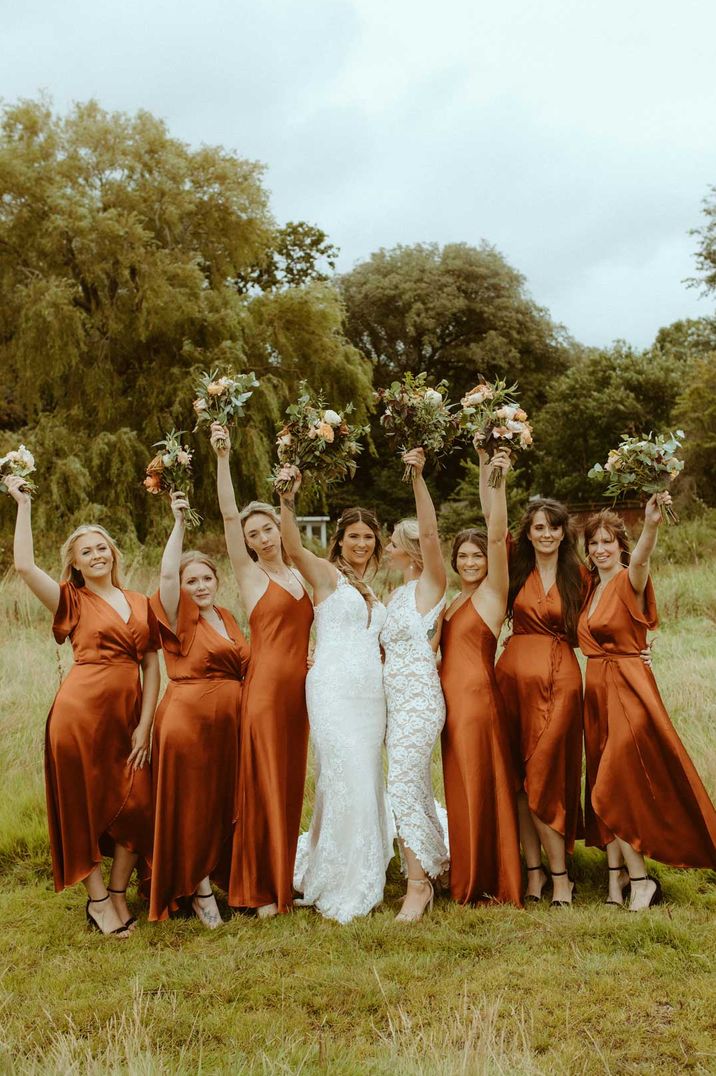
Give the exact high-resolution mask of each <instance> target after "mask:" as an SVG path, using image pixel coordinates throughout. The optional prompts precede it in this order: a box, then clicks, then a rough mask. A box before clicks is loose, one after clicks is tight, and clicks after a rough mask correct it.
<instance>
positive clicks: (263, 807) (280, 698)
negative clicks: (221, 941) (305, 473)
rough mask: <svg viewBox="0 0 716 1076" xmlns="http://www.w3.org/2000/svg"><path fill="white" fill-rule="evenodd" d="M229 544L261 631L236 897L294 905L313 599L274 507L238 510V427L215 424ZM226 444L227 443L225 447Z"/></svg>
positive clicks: (255, 654) (243, 781)
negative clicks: (233, 433)
mask: <svg viewBox="0 0 716 1076" xmlns="http://www.w3.org/2000/svg"><path fill="white" fill-rule="evenodd" d="M211 440H212V445H213V446H214V450H215V452H216V454H217V457H218V468H217V485H218V493H219V506H220V508H221V514H222V516H223V519H224V532H225V535H226V546H227V549H228V552H229V557H230V558H231V563H232V566H233V569H234V573H235V575H236V579H237V582H238V584H239V588H240V590H241V597H242V601H243V603H244V608H245V610H246V615H247V617H248V621H249V628H250V631H251V664H250V667H249V673H248V677H247V680H246V684H245V688H244V701H243V707H242V715H241V745H240V757H239V780H238V801H237V815H238V817H237V822H236V827H235V830H234V842H233V851H232V860H231V880H230V885H229V903H230V904H231V905H232V906H234V907H237V908H255V909H256V910H257V912H258V914H259V915H260V916H262V917H265V916H272V915H276V914H277V913H283V912H287V911H290V910H291V908H292V906H293V868H294V862H295V859H296V846H297V844H298V831H299V828H300V825H301V810H302V807H303V788H304V783H305V779H306V761H307V754H308V716H307V713H306V694H305V681H306V672H307V665H306V660H307V656H308V642H309V635H310V632H311V624H312V623H313V604H312V602H311V599H310V598H309V597H308V594H307V593H306V591H305V589H304V587H303V584H302V583H301V580H300V579H299V578H298V576H297V575H296V574H295V572H293V571H292V569H291V567H290V565H289V564H288V563H287V561H286V558H285V555H284V552H283V547H282V544H281V532H280V530H279V525H278V520H277V516H276V512H275V510H274V509H273V508H272V507H271V505H268V504H264V503H262V502H256V501H255V502H252V503H251V504H249V505H248V506H247V507H246V508H245V509H244V510H243V511H242V512H241V513H239V511H238V509H237V507H236V499H235V497H234V489H233V486H232V483H231V472H230V470H229V447H230V444H229V436H228V431H227V430H226V429H225V428H223V427H222V426H219V425H218V424H214V426H212V438H211ZM224 446H225V447H224Z"/></svg>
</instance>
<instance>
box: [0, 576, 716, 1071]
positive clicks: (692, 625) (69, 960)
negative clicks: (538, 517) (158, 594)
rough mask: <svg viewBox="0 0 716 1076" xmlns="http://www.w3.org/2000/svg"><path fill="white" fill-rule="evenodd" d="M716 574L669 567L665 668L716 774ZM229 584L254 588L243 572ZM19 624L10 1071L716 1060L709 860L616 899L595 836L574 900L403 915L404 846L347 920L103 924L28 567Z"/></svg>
mask: <svg viewBox="0 0 716 1076" xmlns="http://www.w3.org/2000/svg"><path fill="white" fill-rule="evenodd" d="M144 573H145V569H143V568H141V566H140V568H139V569H137V572H136V576H135V578H134V579H133V583H134V585H136V586H143V585H144V584H147V585H149V579H148V577H147V578H146V579H145V578H144ZM710 576H711V571H710V569H709V568H708V567H706V566H703V565H696V566H694V567H691V568H688V567H684V566H678V565H674V566H670V565H664V566H663V567H662V568H661V570H660V572H659V577H658V579H657V597H658V598H659V600H660V605H661V609H662V614H663V617H664V627H663V629H662V631H661V632H660V633H659V639H658V642H657V646H656V651H655V653H656V659H655V671H656V675H657V678H658V680H659V683H660V686H661V688H662V693H663V695H664V698H665V701H666V703H667V706H668V707H669V709H670V712H671V715H672V718H673V720H674V723H675V724H676V726H677V728H678V729H679V732H680V734H681V735H682V738H683V739H684V741H685V743H686V745H687V747H688V749H689V751H690V752H691V753H692V756H693V758H694V760H695V761H696V763H697V765H698V767H699V769H700V772H701V774H702V776H703V778H704V781H705V782H706V784H707V787H708V788H709V790H710V791H711V793H712V794H713V793H715V792H716V688H715V687H714V685H715V684H716V611H715V610H714V607H713V598H710V595H711V594H713V586H712V583H711V578H710ZM223 578H224V580H225V581H226V580H228V574H227V573H226V572H224V576H223ZM223 600H224V601H225V602H226V604H229V605H231V606H232V607H235V603H234V591H233V588H232V587H231V586H229V585H228V584H226V585H225V586H224V595H223ZM0 643H1V644H2V645H1V646H0V734H1V735H0V766H1V772H2V783H1V787H0V925H1V929H0V1072H2V1073H18V1074H19V1073H23V1074H24V1073H57V1072H60V1073H96V1074H104V1073H138V1074H155V1073H167V1074H169V1073H171V1074H174V1073H196V1072H201V1073H298V1072H301V1073H314V1072H331V1073H339V1074H342V1073H346V1074H349V1073H356V1072H370V1073H377V1074H382V1073H385V1074H388V1073H426V1074H428V1073H429V1074H438V1073H446V1074H447V1073H450V1074H452V1073H465V1074H473V1073H479V1074H482V1073H485V1074H487V1073H490V1074H492V1073H509V1074H513V1073H516V1074H521V1073H524V1074H552V1073H564V1074H572V1073H650V1072H658V1073H682V1072H693V1073H714V1072H716V1034H715V1032H716V1009H715V1007H714V975H713V968H714V966H715V965H716V915H715V914H714V913H716V884H715V883H716V875H714V874H713V873H712V872H708V871H676V870H671V869H668V868H666V867H662V866H659V865H655V866H654V867H653V869H654V871H655V873H657V874H658V876H659V877H660V879H661V881H662V883H663V886H664V891H665V895H666V898H667V903H666V904H665V905H664V906H663V907H660V908H656V909H654V910H653V911H651V912H649V913H648V914H645V915H640V916H635V915H630V914H629V913H627V912H623V911H620V910H614V909H609V908H606V907H604V906H603V904H602V901H603V899H604V895H605V892H604V890H605V875H606V869H605V864H604V858H603V856H602V855H601V854H600V853H599V852H596V851H594V850H585V849H583V848H581V847H580V848H579V849H578V852H577V855H576V858H575V869H576V875H577V882H578V901H577V904H576V905H575V907H574V908H573V909H572V910H569V911H551V910H550V909H549V908H548V907H547V906H545V905H540V906H538V907H536V908H531V909H530V910H528V911H524V912H519V911H517V910H514V909H508V908H480V909H463V908H458V907H455V906H453V905H452V904H450V902H449V901H447V900H446V899H444V898H443V899H440V900H438V901H437V902H436V906H435V909H434V912H433V915H432V916H431V917H429V918H428V919H426V920H424V921H423V922H422V923H421V924H419V925H416V926H412V927H411V926H405V925H401V924H398V923H395V921H394V914H395V911H396V910H397V906H398V902H399V898H400V894H401V892H402V883H401V881H400V878H399V874H398V870H397V865H396V863H395V861H394V862H393V864H392V865H391V868H390V872H389V882H388V887H387V890H386V901H385V904H384V905H383V907H382V908H381V909H379V910H378V911H377V912H376V913H375V914H373V915H372V916H370V917H368V918H366V919H362V920H359V921H356V922H354V923H351V924H349V925H348V926H344V927H341V926H338V925H336V924H334V923H331V922H327V921H324V920H322V919H321V918H320V917H319V916H317V915H316V914H315V913H313V912H312V911H310V910H308V909H304V910H300V911H297V912H295V913H294V914H292V915H291V916H287V917H283V918H280V919H275V920H270V921H259V920H256V919H249V918H244V917H235V918H233V919H232V920H231V921H230V922H227V924H226V925H225V926H224V927H223V928H222V929H221V931H218V932H216V933H212V934H209V933H207V932H206V931H204V930H203V929H202V928H201V927H200V926H199V924H198V923H197V922H196V921H195V920H173V921H172V922H170V923H167V924H162V925H152V926H150V925H149V924H147V923H146V921H145V920H143V921H142V923H141V926H140V928H139V930H138V931H137V933H136V934H135V935H134V936H133V937H132V938H131V939H130V940H129V941H128V942H126V943H117V942H113V941H111V940H108V939H104V938H101V937H100V936H99V935H98V934H96V933H94V932H93V933H90V932H89V931H88V930H87V929H86V928H85V926H84V919H83V916H84V897H83V892H82V890H81V888H80V887H77V888H75V889H72V890H66V891H65V892H64V893H62V894H59V895H56V894H54V893H53V892H52V886H51V880H50V870H49V856H48V848H47V835H46V828H45V816H44V793H43V786H42V742H43V729H44V720H45V715H46V713H47V710H48V708H49V704H50V701H51V699H52V696H53V694H54V691H55V690H56V687H57V683H58V678H59V675H60V671H61V670H60V666H66V665H67V663H68V661H69V656H70V655H69V649H68V648H67V653H65V652H64V650H65V648H63V649H62V650H59V651H58V648H57V647H55V645H54V643H53V642H52V640H51V637H50V634H49V625H48V618H47V616H46V614H45V613H44V611H43V610H42V609H41V608H40V607H38V606H37V603H35V602H34V601H33V600H32V599H28V597H27V595H26V594H25V592H24V591H23V589H22V588H21V587H20V586H19V584H18V583H17V582H16V581H14V580H7V581H5V583H4V584H2V585H0ZM58 655H61V658H60V659H59V664H58ZM435 772H436V787H437V786H438V784H439V762H438V761H437V760H436V768H435ZM311 791H312V790H311V785H310V781H309V787H308V794H307V800H306V817H308V814H309V813H310V800H311ZM131 903H132V904H133V905H134V907H135V908H136V909H137V910H140V911H141V902H139V901H138V899H137V898H136V895H132V901H131Z"/></svg>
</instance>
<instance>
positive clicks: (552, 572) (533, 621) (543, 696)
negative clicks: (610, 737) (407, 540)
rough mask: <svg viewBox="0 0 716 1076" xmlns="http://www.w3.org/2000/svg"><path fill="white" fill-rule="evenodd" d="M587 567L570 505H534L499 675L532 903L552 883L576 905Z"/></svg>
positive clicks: (556, 893)
mask: <svg viewBox="0 0 716 1076" xmlns="http://www.w3.org/2000/svg"><path fill="white" fill-rule="evenodd" d="M586 576H587V572H586V569H585V568H584V567H583V565H582V564H581V562H580V560H579V557H578V555H577V549H576V534H575V531H574V527H573V526H572V523H571V520H570V518H569V513H568V511H567V509H566V508H565V507H564V505H562V504H560V503H559V502H558V501H553V500H544V499H539V500H535V501H531V502H530V504H529V506H528V508H527V510H526V512H525V514H524V516H523V517H522V521H521V523H520V527H519V530H518V532H517V537H516V539H515V541H514V543H512V545H511V548H510V590H509V596H508V600H507V614H508V616H509V617H511V620H512V635H511V636H510V637H509V638H508V639H507V641H506V643H505V649H504V650H503V652H502V654H501V656H500V659H499V661H498V662H497V666H496V668H495V675H496V677H497V684H498V687H499V688H500V693H501V695H502V699H503V701H504V704H505V716H506V720H507V725H508V730H509V734H510V739H511V742H512V748H513V756H514V759H515V764H516V767H517V769H518V773H519V776H520V781H521V791H520V793H519V795H518V800H517V806H518V813H519V819H520V840H521V842H522V847H523V849H524V853H525V858H526V860H527V872H528V873H527V900H533V901H537V900H539V899H540V897H541V895H542V889H543V887H544V886H545V884H546V883H547V880H548V877H547V872H546V871H545V869H544V867H543V866H542V858H541V855H542V852H541V850H542V848H544V850H545V852H546V853H547V858H548V861H549V866H550V871H551V874H552V879H553V892H552V898H553V900H552V903H553V905H555V906H559V905H565V904H571V902H572V890H573V888H574V884H573V882H572V881H571V880H570V879H569V878H568V875H567V863H566V855H567V853H569V854H571V853H572V852H573V851H574V841H575V837H576V836H577V830H578V828H579V826H580V815H581V805H580V793H581V784H582V737H583V732H582V674H581V672H580V669H579V663H578V662H577V659H576V657H575V654H574V649H573V647H575V646H576V645H577V620H578V618H579V611H580V609H581V606H582V601H583V598H584V591H585V584H586V578H585V577H586Z"/></svg>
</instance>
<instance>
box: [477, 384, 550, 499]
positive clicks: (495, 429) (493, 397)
mask: <svg viewBox="0 0 716 1076" xmlns="http://www.w3.org/2000/svg"><path fill="white" fill-rule="evenodd" d="M516 390H517V382H515V384H514V385H510V386H509V387H508V385H507V382H506V381H503V380H500V379H499V378H498V380H497V381H493V382H489V381H485V380H484V379H481V380H480V381H479V382H478V384H477V385H475V387H474V389H470V391H469V392H468V393H466V394H465V396H463V398H462V400H461V401H460V403H461V405H462V410H461V411H460V413H459V421H460V428H461V429H462V430H463V431H464V432H465V433H466V434H467V435H468V436H469V437H471V438H472V442H473V444H474V445H475V448H477V449H482V450H483V451H485V452H486V453H487V455H488V456H489V458H490V459H492V457H493V456H494V454H495V452H497V450H498V449H500V448H507V449H509V451H510V452H511V453H512V454H513V455H514V454H515V452H517V451H519V450H521V449H525V448H530V446H531V445H532V427H531V425H530V424H529V422H528V421H527V412H526V411H524V410H523V409H522V408H521V407H520V405H519V404H518V403H517V401H516V400H515V398H514V394H515V392H516ZM502 478H503V475H502V472H501V471H499V470H497V469H495V470H494V471H493V472H492V474H491V475H490V481H489V484H490V485H491V486H493V487H496V486H499V485H501V484H502Z"/></svg>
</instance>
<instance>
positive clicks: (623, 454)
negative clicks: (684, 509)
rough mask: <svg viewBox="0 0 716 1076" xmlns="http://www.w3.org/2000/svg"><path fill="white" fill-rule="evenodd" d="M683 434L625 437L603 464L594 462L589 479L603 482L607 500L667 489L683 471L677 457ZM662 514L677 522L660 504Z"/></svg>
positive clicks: (669, 510) (611, 450)
mask: <svg viewBox="0 0 716 1076" xmlns="http://www.w3.org/2000/svg"><path fill="white" fill-rule="evenodd" d="M684 436H685V434H684V431H683V430H676V432H675V433H669V434H657V435H656V436H655V435H654V434H652V433H649V434H642V435H641V437H624V438H623V440H622V441H621V442H620V444H619V446H618V447H617V448H612V449H610V450H609V455H608V456H607V460H606V463H605V464H604V465H603V466H602V464H601V463H595V464H594V466H593V467H592V468H590V470H589V472H588V477H589V478H591V479H593V480H595V481H598V482H601V483H605V482H608V485H607V488H606V490H605V492H606V494H607V496H609V497H615V498H616V497H619V496H621V495H622V494H625V493H628V492H633V491H636V492H637V493H645V494H647V496H649V497H651V495H652V494H654V493H662V492H663V491H664V490H666V489H668V487H669V486H670V484H671V483H672V482H673V481H674V479H675V478H678V476H679V475H680V474H681V472H682V471H683V469H684V461H683V460H680V459H679V458H678V457H677V452H678V451H679V450H680V449H681V447H682V442H683V439H684ZM661 514H662V516H663V518H664V520H665V521H666V522H667V523H672V522H673V523H675V522H676V518H677V517H676V514H675V512H674V511H673V509H672V508H671V507H670V506H669V505H661Z"/></svg>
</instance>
